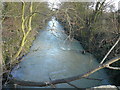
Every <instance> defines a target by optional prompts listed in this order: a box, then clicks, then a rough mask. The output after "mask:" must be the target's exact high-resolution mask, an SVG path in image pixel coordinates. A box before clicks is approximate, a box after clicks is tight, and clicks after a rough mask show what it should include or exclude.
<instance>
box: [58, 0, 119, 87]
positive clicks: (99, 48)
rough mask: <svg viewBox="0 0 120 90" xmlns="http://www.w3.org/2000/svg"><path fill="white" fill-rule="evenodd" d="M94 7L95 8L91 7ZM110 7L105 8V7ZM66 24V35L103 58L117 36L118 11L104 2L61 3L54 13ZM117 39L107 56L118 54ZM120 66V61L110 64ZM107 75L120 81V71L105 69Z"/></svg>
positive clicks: (99, 57)
mask: <svg viewBox="0 0 120 90" xmlns="http://www.w3.org/2000/svg"><path fill="white" fill-rule="evenodd" d="M93 7H95V9H93ZM108 8H109V11H106V10H108ZM56 16H57V19H58V20H59V21H60V22H61V24H62V25H63V26H64V27H65V30H66V33H67V34H68V37H69V39H71V38H75V39H77V40H79V41H80V43H81V44H82V46H83V47H84V49H85V51H86V52H90V53H92V54H93V55H94V56H95V57H96V58H97V60H98V62H101V60H102V59H103V58H104V56H105V55H106V54H107V52H108V51H109V50H110V48H111V47H112V46H113V45H114V43H115V42H116V41H117V39H118V37H119V36H120V22H119V17H120V12H119V10H118V11H115V8H114V7H113V5H108V4H107V3H105V2H104V1H103V2H97V3H78V2H77V3H70V2H69V3H64V4H63V5H62V6H61V9H60V10H59V12H57V14H56ZM119 45H120V42H119V43H118V44H117V45H116V46H115V48H114V49H113V50H112V51H111V53H110V54H109V55H108V57H107V58H106V59H108V60H109V59H111V58H113V57H116V56H119V55H120V46H119ZM112 65H113V66H120V62H119V61H118V62H116V63H114V64H112ZM107 71H108V75H109V77H110V78H111V79H112V80H113V81H115V84H116V85H119V82H120V78H119V74H120V71H118V70H107Z"/></svg>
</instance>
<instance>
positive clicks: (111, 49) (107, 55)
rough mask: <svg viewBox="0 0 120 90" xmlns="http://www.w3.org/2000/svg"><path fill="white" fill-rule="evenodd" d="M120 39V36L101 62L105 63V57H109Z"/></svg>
mask: <svg viewBox="0 0 120 90" xmlns="http://www.w3.org/2000/svg"><path fill="white" fill-rule="evenodd" d="M119 41H120V37H119V38H118V40H117V41H116V42H115V44H114V45H113V46H112V48H111V49H110V50H109V51H108V53H107V54H106V55H105V57H104V58H103V60H102V61H101V62H100V64H103V62H104V61H105V59H106V58H107V57H108V55H109V54H110V53H111V51H112V50H113V49H114V48H115V46H116V45H117V44H118V43H119Z"/></svg>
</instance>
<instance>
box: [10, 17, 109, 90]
mask: <svg viewBox="0 0 120 90" xmlns="http://www.w3.org/2000/svg"><path fill="white" fill-rule="evenodd" d="M83 50H84V49H83V47H82V46H81V45H80V43H79V42H78V41H77V40H75V39H68V36H67V35H66V34H65V32H64V29H63V26H62V25H61V24H60V23H59V22H58V21H56V20H55V18H54V17H53V18H52V19H51V20H50V21H49V22H48V25H47V26H46V27H45V28H44V29H43V30H40V31H39V34H38V36H37V37H36V39H35V40H34V42H33V45H32V47H31V49H30V52H29V53H28V54H27V55H26V56H25V57H24V58H23V59H22V61H21V62H20V64H19V65H18V66H16V67H15V68H14V69H13V70H12V72H11V74H12V76H13V77H14V78H16V79H19V80H23V81H34V82H40V81H49V80H50V78H51V80H55V79H62V78H66V77H71V76H75V75H79V74H83V73H85V72H87V71H89V70H91V69H93V68H95V67H96V66H97V65H98V64H99V63H98V62H97V60H96V59H95V58H94V57H93V56H92V55H91V54H90V53H85V54H83V53H81V51H83ZM89 78H97V79H103V80H89V79H81V80H76V81H73V82H71V83H72V84H74V85H76V86H77V87H80V88H88V87H93V86H98V85H103V84H109V82H108V78H107V74H106V73H105V71H104V70H100V71H97V72H95V73H94V74H92V75H90V76H89ZM56 87H57V88H60V87H62V88H68V87H71V86H70V85H68V84H57V85H56Z"/></svg>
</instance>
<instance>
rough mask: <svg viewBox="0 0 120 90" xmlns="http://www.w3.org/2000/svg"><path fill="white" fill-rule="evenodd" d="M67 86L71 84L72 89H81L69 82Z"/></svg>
mask: <svg viewBox="0 0 120 90" xmlns="http://www.w3.org/2000/svg"><path fill="white" fill-rule="evenodd" d="M67 84H69V85H70V86H72V87H74V88H77V89H80V88H79V87H77V86H76V85H73V84H71V83H69V82H67Z"/></svg>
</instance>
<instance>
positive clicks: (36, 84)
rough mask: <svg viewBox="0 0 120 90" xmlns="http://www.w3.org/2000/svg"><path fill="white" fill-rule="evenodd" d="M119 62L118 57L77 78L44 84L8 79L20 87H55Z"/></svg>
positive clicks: (119, 58)
mask: <svg viewBox="0 0 120 90" xmlns="http://www.w3.org/2000/svg"><path fill="white" fill-rule="evenodd" d="M119 60H120V56H119V57H116V58H113V59H111V60H109V61H107V62H106V63H104V64H102V65H99V66H98V67H96V68H95V69H92V70H91V71H89V72H86V73H84V74H82V75H77V76H73V77H68V78H63V79H57V80H50V81H45V82H32V81H22V80H17V79H15V78H13V77H11V78H10V81H11V82H13V83H16V84H18V85H22V86H37V87H43V86H50V85H52V84H53V85H55V84H61V83H68V82H71V81H75V80H80V79H82V78H86V77H88V76H89V75H91V74H93V73H94V72H96V71H98V70H101V69H103V68H105V67H107V66H109V65H111V64H112V63H114V62H116V61H119Z"/></svg>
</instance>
